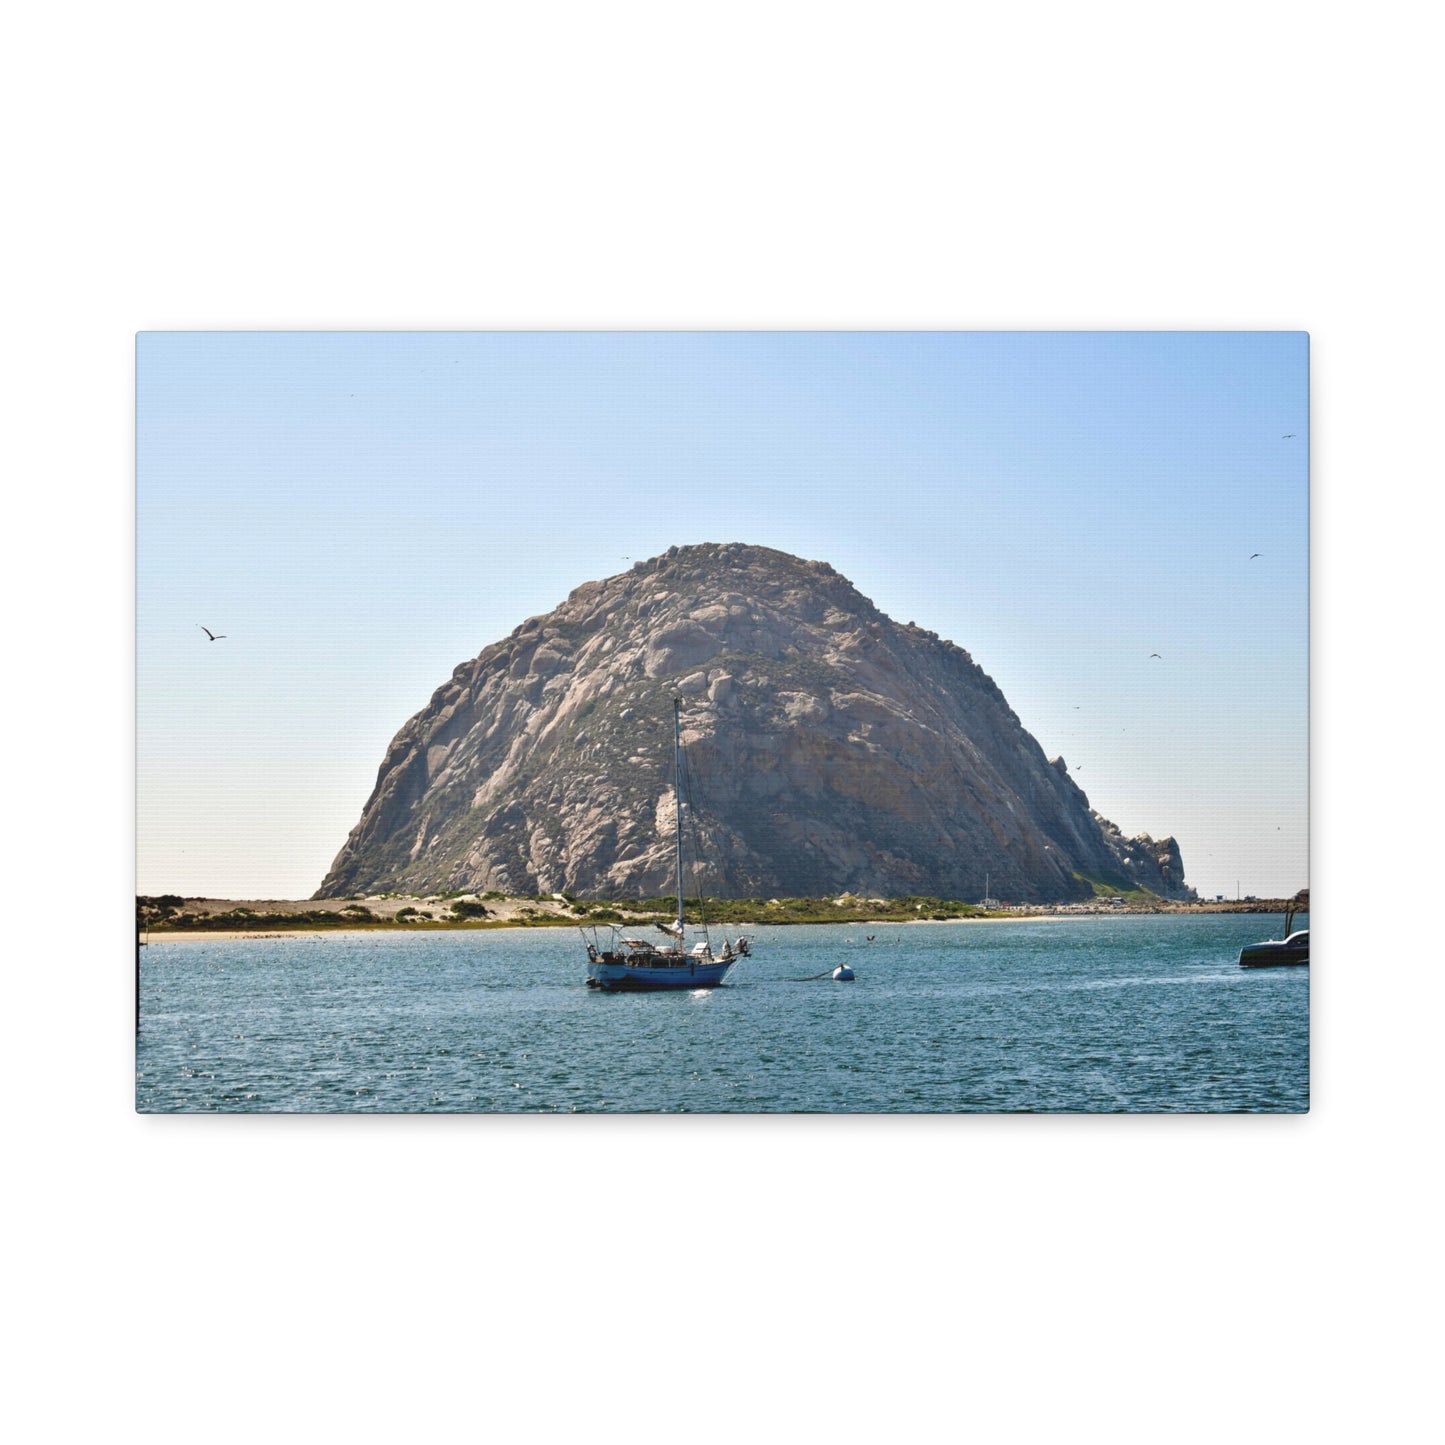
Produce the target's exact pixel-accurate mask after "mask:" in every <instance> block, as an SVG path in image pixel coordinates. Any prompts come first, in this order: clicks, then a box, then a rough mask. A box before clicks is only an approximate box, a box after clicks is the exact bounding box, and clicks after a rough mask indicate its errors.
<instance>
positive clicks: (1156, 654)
mask: <svg viewBox="0 0 1445 1445" xmlns="http://www.w3.org/2000/svg"><path fill="white" fill-rule="evenodd" d="M1149 656H1150V657H1159V654H1158V653H1157V652H1151V653H1150V654H1149ZM1159 661H1160V662H1163V661H1164V659H1163V658H1162V657H1159Z"/></svg>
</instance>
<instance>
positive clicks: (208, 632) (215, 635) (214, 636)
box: [196, 622, 226, 642]
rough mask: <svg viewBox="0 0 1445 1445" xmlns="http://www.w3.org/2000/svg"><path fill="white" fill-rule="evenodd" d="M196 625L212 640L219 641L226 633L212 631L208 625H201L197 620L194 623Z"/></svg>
mask: <svg viewBox="0 0 1445 1445" xmlns="http://www.w3.org/2000/svg"><path fill="white" fill-rule="evenodd" d="M196 626H197V627H200V628H201V631H202V632H204V633H205V634H206V636H207V637H209V638H210V639H211V641H212V642H219V641H220V640H221V639H222V638H223V637H224V636H225V635H226V634H225V633H224V632H212V631H211V629H210V628H209V627H201V624H200V623H199V622H198V623H196Z"/></svg>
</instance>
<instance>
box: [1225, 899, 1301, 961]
mask: <svg viewBox="0 0 1445 1445" xmlns="http://www.w3.org/2000/svg"><path fill="white" fill-rule="evenodd" d="M1293 922H1294V909H1293V908H1291V909H1289V910H1287V911H1286V913H1285V916H1284V933H1285V936H1284V937H1283V938H1269V939H1266V940H1265V941H1264V942H1263V943H1247V944H1245V946H1244V947H1243V948H1241V949H1240V950H1239V966H1240V967H1241V968H1282V967H1285V966H1287V965H1289V964H1297V963H1308V962H1309V961H1310V931H1309V929H1308V928H1301V929H1299V930H1298V932H1295V933H1291V932H1290V931H1289V930H1290V925H1291V924H1292V923H1293Z"/></svg>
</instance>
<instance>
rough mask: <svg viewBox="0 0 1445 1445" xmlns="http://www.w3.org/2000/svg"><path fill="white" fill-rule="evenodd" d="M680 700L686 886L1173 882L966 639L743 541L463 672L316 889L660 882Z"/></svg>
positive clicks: (595, 891) (583, 605) (665, 563)
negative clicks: (1042, 742) (1049, 750)
mask: <svg viewBox="0 0 1445 1445" xmlns="http://www.w3.org/2000/svg"><path fill="white" fill-rule="evenodd" d="M674 695H680V696H681V697H682V698H683V711H682V718H683V740H684V744H685V748H686V756H687V759H688V766H689V769H690V772H691V776H692V779H693V787H692V789H691V795H692V799H693V806H692V808H691V812H692V815H693V828H694V832H695V835H696V837H697V841H698V844H699V846H698V848H697V849H696V851H697V853H698V854H699V855H700V858H701V862H702V865H703V872H702V873H701V874H700V875H699V877H700V879H701V880H703V881H701V883H700V887H701V890H702V891H705V892H708V893H712V894H716V895H721V896H732V897H757V896H763V897H767V896H780V895H784V896H821V895H824V894H832V893H837V892H840V891H844V890H847V891H851V892H854V893H860V894H865V895H879V894H883V895H894V896H897V895H904V894H924V895H933V896H937V897H949V898H964V899H976V898H978V897H980V896H982V894H983V893H984V889H985V881H987V884H988V888H989V891H990V892H991V893H992V894H993V895H994V896H995V897H997V898H1002V899H1006V900H1009V901H1020V902H1023V901H1029V902H1045V901H1061V900H1066V899H1073V898H1080V897H1085V896H1087V895H1088V894H1089V892H1090V888H1089V886H1088V884H1087V883H1085V882H1084V881H1083V877H1082V876H1081V875H1087V876H1088V877H1092V878H1098V879H1104V880H1107V881H1109V883H1110V886H1117V887H1122V886H1124V885H1125V883H1126V882H1133V883H1134V884H1137V885H1142V886H1144V887H1147V888H1150V889H1153V890H1154V891H1156V892H1158V893H1160V894H1163V895H1165V896H1168V897H1176V898H1177V897H1187V896H1191V890H1189V889H1188V888H1186V887H1185V884H1184V870H1183V866H1182V863H1181V862H1180V857H1179V849H1178V847H1177V845H1176V844H1175V843H1174V840H1173V839H1172V838H1166V839H1164V840H1162V841H1160V842H1157V843H1156V842H1154V841H1153V840H1152V839H1149V838H1147V837H1140V838H1135V839H1125V838H1123V837H1122V836H1121V835H1120V833H1119V830H1118V829H1117V828H1115V827H1114V825H1113V824H1112V823H1109V822H1108V821H1107V820H1105V819H1102V818H1100V817H1099V816H1098V815H1097V814H1096V813H1094V812H1092V811H1091V810H1090V808H1089V803H1088V799H1087V798H1086V797H1085V796H1084V794H1083V792H1082V791H1081V790H1080V788H1079V787H1078V786H1077V784H1075V783H1074V781H1073V780H1072V778H1070V777H1069V774H1068V769H1067V767H1066V766H1065V764H1064V761H1063V759H1062V758H1055V759H1054V760H1053V761H1052V762H1050V761H1049V760H1047V759H1046V758H1045V757H1044V754H1043V752H1042V751H1041V749H1040V748H1039V745H1038V744H1037V743H1036V742H1035V741H1034V739H1033V738H1032V737H1030V736H1029V734H1028V733H1027V732H1025V731H1024V729H1023V727H1022V726H1021V725H1020V723H1019V720H1018V718H1017V717H1016V716H1015V715H1014V713H1013V711H1012V710H1011V709H1010V708H1009V705H1008V703H1007V702H1006V701H1005V700H1004V697H1003V695H1002V694H1001V693H1000V692H999V690H998V688H997V687H996V686H995V685H994V683H993V681H992V679H991V678H989V677H988V676H987V675H986V674H985V673H984V672H983V671H982V670H981V669H980V668H978V667H977V666H976V665H975V664H974V662H973V661H972V659H971V658H970V657H969V655H968V654H967V653H966V652H964V651H963V650H962V649H961V648H959V647H955V646H954V645H953V644H952V643H950V642H945V641H943V640H942V639H940V638H939V637H938V636H937V635H936V634H934V633H932V632H925V631H923V630H922V629H921V628H918V627H915V626H914V625H913V624H912V623H909V624H908V625H907V626H906V627H904V626H900V625H899V624H898V623H896V622H893V621H891V620H890V619H889V618H887V617H885V616H884V615H883V614H882V613H881V612H880V611H879V610H878V609H877V608H876V607H875V606H874V605H873V604H872V603H871V602H870V601H869V600H868V599H867V598H866V597H863V596H862V595H861V594H860V593H859V592H858V591H857V590H856V589H855V588H854V587H853V586H852V584H851V583H849V582H848V581H847V580H846V579H845V578H843V577H840V576H839V575H838V574H837V573H836V572H834V570H833V569H832V568H831V567H830V566H828V565H827V563H825V562H805V561H802V560H801V559H799V558H797V557H790V556H788V555H786V554H785V553H782V552H775V551H772V550H770V549H768V548H765V547H747V546H741V545H728V546H699V547H674V548H672V549H670V550H669V551H668V552H667V554H666V555H665V556H662V557H657V558H653V559H652V560H651V561H648V562H639V563H638V564H637V565H636V566H634V567H633V568H632V570H631V571H630V572H625V573H622V574H621V575H619V576H616V577H609V578H607V579H605V580H603V581H600V582H589V583H587V584H586V585H584V586H582V587H579V588H577V590H576V591H575V592H573V593H572V595H571V596H570V597H569V598H568V599H567V600H566V601H565V602H564V603H563V604H562V605H561V606H560V607H559V608H557V610H556V611H555V612H553V613H551V614H549V615H548V616H546V617H534V618H531V619H529V620H528V621H527V622H524V623H523V624H522V625H521V626H520V627H518V628H517V629H516V630H515V631H514V632H513V633H512V635H511V636H510V637H507V638H505V639H503V640H502V641H501V642H497V643H493V644H492V646H490V647H488V648H486V649H485V650H484V651H483V652H482V654H481V655H480V656H479V657H478V658H476V659H475V661H472V662H466V663H463V664H462V665H461V666H460V667H458V668H457V669H456V670H455V672H454V673H453V674H452V679H451V681H450V682H449V683H447V684H446V685H445V686H443V687H441V688H439V689H438V690H437V692H436V693H435V694H434V695H433V697H432V699H431V702H430V703H429V704H428V705H427V706H426V707H425V708H424V709H423V710H422V711H421V712H419V713H417V715H416V716H415V717H413V718H412V719H411V720H410V721H409V722H408V723H407V724H406V725H405V726H404V727H403V728H402V730H401V731H400V732H399V733H398V734H397V735H396V738H395V740H394V741H393V742H392V744H391V747H390V748H389V749H388V751H387V755H386V760H385V761H384V762H383V763H382V765H381V769H380V772H379V773H378V775H377V781H376V788H375V790H374V791H373V793H372V795H371V798H370V800H369V801H368V803H367V805H366V808H365V811H364V812H363V813H362V816H361V821H360V822H359V823H358V824H357V825H356V827H355V828H354V829H352V832H351V836H350V837H349V838H348V839H347V841H346V845H345V847H343V848H342V850H341V852H340V853H339V854H338V855H337V858H336V861H335V863H334V864H333V865H332V867H331V871H330V873H328V874H327V876H326V879H325V881H324V882H323V883H322V885H321V888H320V890H319V892H318V894H317V896H318V897H336V896H339V895H343V894H348V893H356V892H382V891H391V890H399V891H406V892H433V891H439V890H443V889H449V888H465V889H487V888H497V889H501V890H503V891H505V892H512V893H517V892H528V893H532V892H553V891H566V892H569V893H574V894H580V895H590V896H611V897H617V896H624V895H626V896H637V895H639V894H645V895H656V894H666V893H671V892H672V891H673V889H674V886H675V885H674V882H673V878H672V857H673V854H672V847H673V842H672V840H673V826H674V820H675V817H676V814H675V812H674V807H675V804H674V798H673V786H672V735H673V717H672V704H671V699H672V697H673V696H674ZM689 888H691V884H689Z"/></svg>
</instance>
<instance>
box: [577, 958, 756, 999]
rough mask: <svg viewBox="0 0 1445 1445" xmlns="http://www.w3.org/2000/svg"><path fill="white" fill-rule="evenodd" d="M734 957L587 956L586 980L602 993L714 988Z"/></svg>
mask: <svg viewBox="0 0 1445 1445" xmlns="http://www.w3.org/2000/svg"><path fill="white" fill-rule="evenodd" d="M734 962H735V960H733V959H728V960H727V961H726V962H720V961H719V960H717V959H686V960H684V961H680V962H677V963H672V962H668V963H657V962H653V963H647V962H643V961H641V960H637V961H632V960H629V961H626V962H612V961H610V960H608V959H595V960H590V961H589V962H588V964H587V984H588V987H590V988H600V989H602V990H603V992H605V993H653V992H657V991H659V990H662V989H688V988H716V987H717V986H718V985H719V984H720V983H721V982H722V981H723V979H725V978H726V977H727V974H728V970H729V969H730V968H731V967H732V966H733V963H734Z"/></svg>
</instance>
